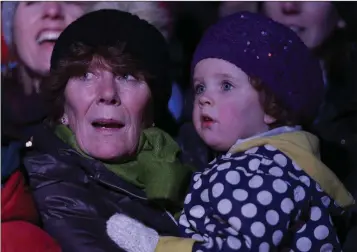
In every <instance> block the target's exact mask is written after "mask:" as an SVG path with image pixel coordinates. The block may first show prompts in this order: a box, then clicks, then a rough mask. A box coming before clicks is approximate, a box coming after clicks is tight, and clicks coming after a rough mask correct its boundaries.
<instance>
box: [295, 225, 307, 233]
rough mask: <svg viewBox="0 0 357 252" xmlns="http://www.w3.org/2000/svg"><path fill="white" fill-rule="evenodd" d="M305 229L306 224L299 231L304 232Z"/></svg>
mask: <svg viewBox="0 0 357 252" xmlns="http://www.w3.org/2000/svg"><path fill="white" fill-rule="evenodd" d="M305 229H306V224H304V225H303V226H302V227H301V228H300V229H299V230H298V231H297V233H302V232H304V231H305Z"/></svg>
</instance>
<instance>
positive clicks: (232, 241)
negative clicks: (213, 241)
mask: <svg viewBox="0 0 357 252" xmlns="http://www.w3.org/2000/svg"><path fill="white" fill-rule="evenodd" d="M227 244H228V246H229V247H230V248H231V249H234V250H238V249H240V247H241V246H242V243H241V242H240V240H238V239H237V238H235V237H234V236H228V239H227Z"/></svg>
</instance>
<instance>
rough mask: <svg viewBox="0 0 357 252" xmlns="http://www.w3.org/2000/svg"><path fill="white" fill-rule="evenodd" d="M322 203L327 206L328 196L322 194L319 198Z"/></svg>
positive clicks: (329, 201)
mask: <svg viewBox="0 0 357 252" xmlns="http://www.w3.org/2000/svg"><path fill="white" fill-rule="evenodd" d="M321 201H322V204H324V206H325V207H328V206H329V205H330V203H331V200H330V197H328V196H323V197H322V198H321Z"/></svg>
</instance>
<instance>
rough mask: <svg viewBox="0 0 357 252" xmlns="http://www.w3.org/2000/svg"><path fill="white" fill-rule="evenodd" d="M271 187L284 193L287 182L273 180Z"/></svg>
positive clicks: (286, 188)
mask: <svg viewBox="0 0 357 252" xmlns="http://www.w3.org/2000/svg"><path fill="white" fill-rule="evenodd" d="M273 188H274V190H275V191H276V192H278V193H285V192H286V190H288V186H287V184H286V183H285V182H284V181H283V180H281V179H276V180H274V182H273Z"/></svg>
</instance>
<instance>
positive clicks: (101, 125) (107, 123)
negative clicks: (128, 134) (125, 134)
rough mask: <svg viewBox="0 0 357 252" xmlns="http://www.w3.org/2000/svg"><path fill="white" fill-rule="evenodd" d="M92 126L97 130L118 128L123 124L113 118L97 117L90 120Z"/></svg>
mask: <svg viewBox="0 0 357 252" xmlns="http://www.w3.org/2000/svg"><path fill="white" fill-rule="evenodd" d="M92 126H93V127H94V128H95V129H98V130H119V129H121V128H123V127H124V124H123V123H121V122H119V121H117V120H113V119H99V120H94V121H93V122H92Z"/></svg>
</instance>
